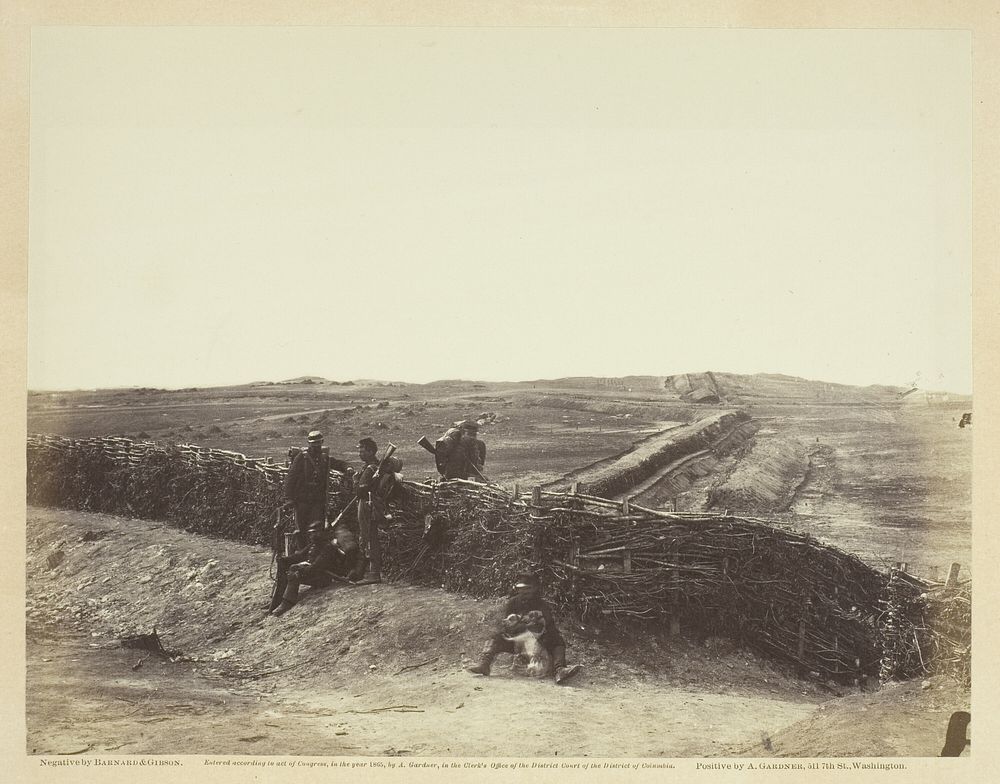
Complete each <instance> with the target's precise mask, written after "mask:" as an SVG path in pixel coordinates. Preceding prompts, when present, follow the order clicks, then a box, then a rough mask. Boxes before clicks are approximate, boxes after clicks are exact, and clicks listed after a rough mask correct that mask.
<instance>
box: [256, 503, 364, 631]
mask: <svg viewBox="0 0 1000 784" xmlns="http://www.w3.org/2000/svg"><path fill="white" fill-rule="evenodd" d="M307 536H308V539H307V542H306V544H305V546H304V547H302V548H301V549H300V550H297V551H295V552H293V553H292V554H291V555H282V556H279V557H278V576H277V579H276V580H275V583H274V591H273V592H272V594H271V606H270V610H269V612H270V614H271V615H274V616H279V615H284V614H285V613H286V612H288V611H289V610H290V609H292V607H293V606H294V605H295V603H296V602H297V601H298V600H299V585H301V584H303V583H304V584H306V585H312V586H315V587H317V588H325V587H326V586H328V585H329V584H330V583H332V582H333V580H334V578H335V576H336V574H337V572H338V571H340V570H343V569H344V568H345V564H344V563H343V559H344V557H345V556H344V553H343V552H342V551H339V550H338V549H337V547H336V546H335V545H334V544H333V542H331V541H330V536H329V534H328V533H327V532H326V531H324V530H323V523H322V522H316V523H313V524H312V525H310V526H309V529H308V533H307ZM354 549H355V551H356V550H357V545H356V544H355V545H354Z"/></svg>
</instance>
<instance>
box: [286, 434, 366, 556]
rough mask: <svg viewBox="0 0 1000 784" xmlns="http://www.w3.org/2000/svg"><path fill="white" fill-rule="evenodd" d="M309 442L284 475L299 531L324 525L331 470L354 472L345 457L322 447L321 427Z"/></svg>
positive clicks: (297, 530) (309, 438) (311, 436)
mask: <svg viewBox="0 0 1000 784" xmlns="http://www.w3.org/2000/svg"><path fill="white" fill-rule="evenodd" d="M306 441H307V443H308V446H307V448H306V450H305V451H300V452H299V453H298V454H297V455H295V457H294V458H293V459H292V465H291V467H290V468H289V469H288V476H286V477H285V498H286V499H288V502H289V503H291V504H292V505H293V506H294V508H295V530H296V533H300V534H301V533H302V532H303V531H306V530H307V529H308V528H309V527H310V526H312V525H313V524H315V523H317V522H318V523H319V524H320V525H321V526H322V525H323V524H324V523H325V522H326V493H327V485H328V483H329V479H330V469H331V468H333V469H335V470H337V471H341V472H343V473H346V474H350V473H353V471H354V469H352V468H351V467H350V466H348V465H347V463H345V462H344V461H343V460H337V459H335V458H334V459H331V458H330V451H329V450H328V449H326V448H324V447H323V434H322V433H321V432H320V431H319V430H313V431H312V432H310V433H309V435H308V436H307V437H306ZM300 543H301V542H300Z"/></svg>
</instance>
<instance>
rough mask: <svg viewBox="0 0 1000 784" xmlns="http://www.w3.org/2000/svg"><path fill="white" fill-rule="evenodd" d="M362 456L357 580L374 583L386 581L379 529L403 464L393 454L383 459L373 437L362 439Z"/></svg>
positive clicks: (358, 483) (358, 476) (358, 487)
mask: <svg viewBox="0 0 1000 784" xmlns="http://www.w3.org/2000/svg"><path fill="white" fill-rule="evenodd" d="M390 446H391V445H390ZM358 457H360V458H361V463H362V465H363V467H362V469H361V471H359V472H358V473H357V474H356V475H355V477H354V492H355V494H356V495H357V497H358V544H359V545H360V548H361V558H360V559H359V562H358V568H357V569H356V570H355V573H354V576H353V579H354V582H355V584H356V585H374V584H376V583H380V582H382V545H381V542H380V541H379V529H380V528H381V526H382V523H383V522H384V521H385V519H386V513H385V509H386V502H387V501H388V498H389V494H390V493H391V492H392V490H393V487H394V486H395V481H396V474H397V473H398V472H399V471H400V470H401V469H402V467H403V464H402V461H400V460H399V458H397V457H393V456H386V457H385V458H383V459H382V460H379V459H378V444H376V443H375V440H374V439H372V438H362V439H361V440H360V441H359V442H358ZM366 556H367V559H366ZM366 564H367V565H366ZM362 570H363V571H362Z"/></svg>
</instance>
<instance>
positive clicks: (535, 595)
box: [468, 572, 580, 683]
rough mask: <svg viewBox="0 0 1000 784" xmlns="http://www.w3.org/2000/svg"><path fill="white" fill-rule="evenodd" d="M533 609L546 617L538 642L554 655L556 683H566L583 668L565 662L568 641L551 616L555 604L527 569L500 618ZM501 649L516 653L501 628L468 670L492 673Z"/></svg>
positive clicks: (505, 651) (517, 581)
mask: <svg viewBox="0 0 1000 784" xmlns="http://www.w3.org/2000/svg"><path fill="white" fill-rule="evenodd" d="M532 610H537V611H539V612H541V613H542V617H544V618H545V632H544V634H542V636H541V637H540V638H539V642H540V643H541V644H542V646H543V647H544V648H545V649H546V650H547V651H548V652H549V653H550V654H551V656H552V669H553V674H554V675H555V679H556V683H564V682H565V681H567V680H569V679H570V678H572V677H573V676H574V675H576V674H577V673H578V672H579V671H580V665H579V664H573V665H570V666H566V641H565V640H563V638H562V635H561V634H560V633H559V629H558V627H557V626H556V621H555V618H554V617H553V616H552V608H551V607H549V604H548V602H546V601H545V600H544V599H542V585H541V582H540V581H539V579H538V576H537V575H535V574H533V573H531V572H524V573H522V574H519V575H518V576H517V579H516V580H515V582H514V592H513V593H512V594H511V595H510V597H509V598H508V599H507V601H506V602H505V603H504V606H503V609H502V610H501V611H500V618H501V619H503V618H508V617H509V616H511V615H519V616H525V615H527V614H528V613H529V612H531V611H532ZM498 653H515V648H514V644H513V643H512V642H511V641H510V640H509V639H508V638H507V637H505V636H504V635H503V632H502V630H498V631H497V633H496V634H494V635H493V637H492V638H491V639H490V641H489V642H487V643H486V645H485V647H484V648H483V653H482V656H481V657H480V659H479V664H477V665H475V666H474V667H469V668H468V669H469V672H471V673H473V674H475V675H489V674H490V668H491V666H492V665H493V660H494V659H495V658H496V656H497V654H498Z"/></svg>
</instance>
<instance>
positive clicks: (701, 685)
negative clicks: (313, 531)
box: [26, 509, 968, 757]
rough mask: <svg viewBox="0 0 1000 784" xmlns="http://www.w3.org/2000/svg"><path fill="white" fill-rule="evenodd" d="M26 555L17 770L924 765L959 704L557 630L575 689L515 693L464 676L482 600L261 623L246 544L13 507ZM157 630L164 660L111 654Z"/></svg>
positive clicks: (387, 594) (310, 599)
mask: <svg viewBox="0 0 1000 784" xmlns="http://www.w3.org/2000/svg"><path fill="white" fill-rule="evenodd" d="M27 547H28V576H29V579H28V586H29V587H28V594H27V640H28V642H27V705H26V711H27V724H28V738H27V751H28V753H31V754H77V753H84V754H86V753H119V754H122V753H128V754H133V753H164V754H165V753H172V754H238V753H247V754H261V755H262V754H268V755H270V754H284V755H324V756H325V755H338V756H339V755H374V756H393V755H415V756H495V757H505V756H518V757H536V756H540V757H556V756H558V757H584V756H593V757H657V756H666V757H702V756H718V755H729V754H738V753H752V754H753V755H754V756H765V755H768V754H779V755H780V754H793V755H808V756H813V755H816V754H831V755H835V754H842V755H853V756H857V755H861V754H865V753H867V752H868V751H869V750H871V749H873V748H877V749H881V751H880V752H879V753H895V754H901V755H909V756H928V755H929V756H933V755H936V754H937V753H938V751H939V750H940V744H939V743H938V741H937V738H938V736H940V737H942V738H943V726H944V722H946V720H947V714H948V712H949V711H950V710H952V709H954V710H958V709H962V708H967V706H968V695H967V694H966V693H965V692H963V691H962V690H960V689H958V688H957V687H956V686H955V685H954V684H951V683H950V682H947V681H941V682H937V683H934V684H932V685H931V686H930V687H929V688H928V689H920V688H916V689H913V688H907V687H901V688H899V689H898V690H897V691H896V692H891V691H884V692H882V693H879V694H869V693H862V692H851V693H850V694H847V695H845V696H844V697H843V698H840V699H837V698H834V697H833V695H831V694H830V692H829V691H828V690H826V689H824V688H822V687H821V686H820V685H817V684H811V683H809V684H807V683H804V682H801V681H797V680H795V679H794V678H792V677H790V676H788V675H787V674H786V673H784V672H783V671H782V670H781V669H780V668H778V667H775V666H773V665H771V664H769V663H767V662H763V661H761V660H760V659H758V658H757V657H755V656H753V655H752V654H750V653H749V652H746V651H741V650H735V649H734V648H733V647H732V646H731V644H728V643H726V642H724V641H721V640H715V639H710V640H706V641H703V642H702V643H701V644H697V643H695V642H694V641H688V640H684V639H677V638H674V639H672V640H670V639H645V640H635V639H633V640H623V639H604V638H603V637H602V635H600V634H598V633H597V632H596V631H595V630H593V629H588V628H582V627H580V628H577V627H572V628H570V627H569V626H567V625H565V624H564V629H563V631H564V633H565V634H566V636H567V638H568V640H569V645H570V654H571V655H570V658H571V660H574V661H578V662H581V663H582V664H583V665H584V670H583V672H582V673H581V675H579V676H578V677H577V678H576V679H574V680H573V681H571V682H569V683H568V684H566V685H563V686H556V685H554V684H553V683H551V682H549V681H533V680H528V679H525V678H521V677H517V676H514V675H513V674H512V673H511V672H510V671H509V668H508V667H507V666H506V663H505V662H504V661H503V659H501V660H499V661H498V666H497V667H496V668H495V670H494V674H493V676H491V677H490V678H488V679H486V678H480V677H477V676H473V675H470V674H468V673H466V672H465V671H464V666H465V665H467V664H468V663H470V662H471V661H472V660H473V659H474V658H475V656H476V654H477V653H478V651H479V649H480V646H481V644H482V641H483V639H484V638H485V635H486V632H487V627H486V622H485V619H486V618H487V616H488V615H490V614H491V612H492V610H493V604H492V603H489V602H479V601H476V600H474V599H471V598H467V597H462V596H458V595H454V594H449V593H446V592H444V591H441V590H438V589H434V588H428V587H420V586H415V585H407V584H401V583H400V584H385V585H381V586H370V587H365V588H354V587H339V586H338V587H334V588H330V589H325V590H321V591H316V592H315V593H312V595H310V593H311V592H310V591H307V592H306V593H305V595H304V598H303V601H302V602H301V603H300V604H299V605H298V606H296V608H295V609H294V610H293V611H292V612H290V613H289V614H288V615H287V616H285V617H284V618H282V619H274V618H269V617H266V616H265V614H264V605H265V604H266V601H267V596H268V593H269V586H270V583H269V580H268V576H267V564H268V562H269V554H268V553H266V552H264V551H261V550H255V549H253V548H250V547H247V546H245V545H240V544H236V543H233V542H227V541H218V540H211V539H207V538H204V537H198V536H193V535H190V534H185V533H182V532H179V531H176V530H173V529H170V528H167V527H164V526H161V525H158V524H155V523H149V522H145V521H137V520H126V519H123V518H115V517H109V516H105V515H96V514H87V513H81V512H70V511H59V510H50V509H29V513H28V521H27ZM59 553H61V555H58V554H59ZM154 627H155V628H156V630H157V632H158V634H159V635H160V637H161V639H162V641H163V644H164V646H165V647H166V648H167V649H168V650H170V652H171V653H172V654H174V655H173V656H172V657H170V658H167V657H162V656H159V655H157V654H154V653H150V652H148V651H143V650H133V649H124V648H122V647H121V646H120V644H119V638H121V637H124V636H127V635H129V634H136V633H147V632H150V631H151V630H152V629H153V628H154ZM894 693H898V694H906V695H907V699H910V696H909V695H911V694H912V700H913V702H912V705H911V706H910V707H912V709H913V710H912V717H911V724H910V725H908V727H907V730H906V731H905V732H899V733H896V734H897V735H898V736H899V737H895V735H894V736H893V740H891V741H887V742H886V743H885V744H883V745H882V746H877V747H876V746H873V744H872V742H871V739H872V737H873V736H879V737H881V736H882V735H884V734H885V712H886V711H888V710H889V708H890V707H891V706H892V705H893V704H897V703H894V701H893V694H894ZM883 703H884V704H885V705H886V706H887V707H886V709H885V710H884V711H881V712H880V710H879V709H878V706H879V705H882V704H883ZM897 707H898V705H897ZM942 717H943V719H942ZM512 722H519V723H520V724H522V725H523V724H525V723H526V724H527V726H528V729H526V730H520V731H517V732H512V731H511V725H512ZM786 728H787V729H786ZM820 738H821V739H822V742H820V740H819V739H820ZM932 738H934V739H935V740H934V743H933V744H932V743H931V739H932ZM755 744H763V745H762V746H761V747H760V748H755ZM768 745H770V749H768V748H767V746H768Z"/></svg>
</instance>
